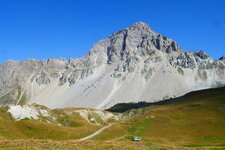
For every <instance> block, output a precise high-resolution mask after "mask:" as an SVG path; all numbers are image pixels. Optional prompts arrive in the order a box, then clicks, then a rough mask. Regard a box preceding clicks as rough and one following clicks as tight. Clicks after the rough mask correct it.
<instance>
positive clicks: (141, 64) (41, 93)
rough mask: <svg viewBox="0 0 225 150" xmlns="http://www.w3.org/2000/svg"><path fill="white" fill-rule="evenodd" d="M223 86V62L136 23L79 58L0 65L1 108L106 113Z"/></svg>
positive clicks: (12, 62)
mask: <svg viewBox="0 0 225 150" xmlns="http://www.w3.org/2000/svg"><path fill="white" fill-rule="evenodd" d="M222 85H225V58H224V57H221V58H220V59H219V60H214V59H212V58H211V57H209V56H208V55H207V54H206V53H205V52H204V51H199V52H193V51H191V52H185V51H183V50H182V49H181V48H180V47H179V46H178V45H177V43H176V42H175V41H173V40H171V39H169V38H167V37H165V36H163V35H161V34H159V33H156V32H154V31H153V30H151V28H150V27H149V25H147V24H146V23H143V22H138V23H136V24H133V25H132V26H130V27H128V28H126V29H124V30H121V31H118V32H116V33H114V34H112V35H111V36H109V37H108V38H107V39H104V40H101V41H99V42H97V43H96V44H95V45H94V47H93V48H92V49H91V50H90V51H89V52H88V53H87V55H86V56H84V57H82V58H71V59H70V60H69V61H67V60H65V59H63V58H60V59H53V58H50V59H48V60H41V61H39V60H37V59H29V60H27V61H24V62H18V61H8V62H6V63H3V64H0V105H12V104H13V105H17V104H31V103H38V104H42V105H46V106H48V107H50V108H60V107H71V106H74V107H89V108H100V109H105V108H109V107H111V106H113V105H115V104H117V103H123V102H138V101H147V102H155V101H159V100H163V99H168V98H173V97H177V96H181V95H183V94H185V93H187V92H190V91H192V90H198V89H204V88H210V87H217V86H222Z"/></svg>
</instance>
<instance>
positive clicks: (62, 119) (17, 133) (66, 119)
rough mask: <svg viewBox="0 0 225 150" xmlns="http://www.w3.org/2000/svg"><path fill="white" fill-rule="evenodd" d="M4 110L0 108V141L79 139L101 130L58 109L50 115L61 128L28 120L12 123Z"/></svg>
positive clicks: (74, 115)
mask: <svg viewBox="0 0 225 150" xmlns="http://www.w3.org/2000/svg"><path fill="white" fill-rule="evenodd" d="M6 110H7V108H6V107H1V108H0V139H54V140H65V139H79V138H81V137H84V136H86V135H89V134H91V133H93V132H95V131H96V130H98V129H99V128H101V126H99V125H96V124H94V123H89V122H87V121H86V120H84V119H83V118H81V117H80V116H79V115H77V114H72V115H66V114H65V113H64V111H63V110H60V109H58V110H54V111H52V112H51V113H52V114H54V116H58V117H57V123H60V124H61V125H62V126H60V125H57V124H52V123H46V122H43V121H37V120H29V119H25V120H20V121H14V120H13V119H12V118H11V116H10V114H9V113H7V111H6ZM63 125H64V126H63ZM65 125H66V126H65Z"/></svg>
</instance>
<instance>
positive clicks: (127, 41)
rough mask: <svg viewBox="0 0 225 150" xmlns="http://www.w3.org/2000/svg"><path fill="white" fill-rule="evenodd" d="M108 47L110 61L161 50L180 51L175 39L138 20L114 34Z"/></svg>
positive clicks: (143, 55)
mask: <svg viewBox="0 0 225 150" xmlns="http://www.w3.org/2000/svg"><path fill="white" fill-rule="evenodd" d="M108 40H109V46H108V47H107V56H108V62H110V63H111V62H115V61H117V60H118V59H119V60H127V58H128V57H133V56H139V57H145V56H148V55H153V54H155V53H156V51H158V50H160V51H162V52H165V53H172V52H174V51H180V50H181V48H180V47H179V46H178V45H177V43H176V42H175V41H173V40H172V39H169V38H167V37H166V36H163V35H161V34H159V33H156V32H154V31H153V30H151V28H150V27H149V25H148V24H146V23H143V22H138V23H135V24H133V25H131V26H130V27H128V28H125V29H123V30H120V31H118V32H116V33H114V34H112V35H111V36H110V37H109V38H108Z"/></svg>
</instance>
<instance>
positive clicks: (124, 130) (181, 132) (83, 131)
mask: <svg viewBox="0 0 225 150" xmlns="http://www.w3.org/2000/svg"><path fill="white" fill-rule="evenodd" d="M2 109H3V108H2ZM2 112H4V111H3V110H2ZM2 112H1V113H0V136H2V138H1V140H0V149H8V150H11V149H49V150H51V149H71V150H72V149H96V150H101V149H115V150H117V149H118V150H120V149H125V150H130V149H134V150H136V149H137V150H138V149H141V150H142V149H143V150H145V149H193V150H194V149H197V150H198V149H210V150H211V149H212V150H213V149H225V88H224V87H223V88H217V89H209V90H202V91H196V92H191V93H189V94H187V95H186V96H185V98H184V99H183V100H182V101H179V102H176V103H172V104H167V105H159V106H151V107H146V108H142V109H139V110H132V111H129V112H125V114H124V115H127V116H129V115H130V116H133V117H132V118H130V119H129V118H127V119H124V120H121V121H117V122H115V124H113V125H112V126H111V127H110V128H108V129H106V130H105V131H103V132H102V133H101V134H99V135H97V136H95V137H94V138H92V139H91V140H88V141H82V142H81V141H78V140H76V139H79V138H80V137H82V136H86V135H88V134H90V133H93V132H95V131H96V130H98V129H99V128H101V127H102V126H99V125H96V124H93V123H87V122H85V121H84V120H82V118H79V117H78V116H70V117H69V118H68V120H70V121H71V122H73V121H74V126H57V125H54V124H49V123H45V122H42V121H35V120H21V121H16V122H15V121H13V120H10V117H9V116H8V115H7V114H5V113H2ZM140 112H141V113H140ZM67 117H68V116H67ZM133 136H140V137H141V138H142V139H143V140H142V141H140V142H133V141H131V138H132V137H133ZM22 139H23V140H22Z"/></svg>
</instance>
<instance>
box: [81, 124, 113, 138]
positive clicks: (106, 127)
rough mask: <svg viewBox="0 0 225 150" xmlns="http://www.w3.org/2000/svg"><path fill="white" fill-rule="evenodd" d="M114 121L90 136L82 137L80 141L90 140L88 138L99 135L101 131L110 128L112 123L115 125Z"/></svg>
mask: <svg viewBox="0 0 225 150" xmlns="http://www.w3.org/2000/svg"><path fill="white" fill-rule="evenodd" d="M113 124H114V123H110V124H108V125H107V126H105V127H102V128H101V129H99V130H98V131H96V132H95V133H93V134H91V135H88V136H86V137H84V138H81V139H79V140H78V141H84V140H88V139H91V138H93V137H94V136H96V135H99V134H100V133H102V132H103V131H104V130H105V129H108V128H109V127H110V126H111V125H113Z"/></svg>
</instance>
